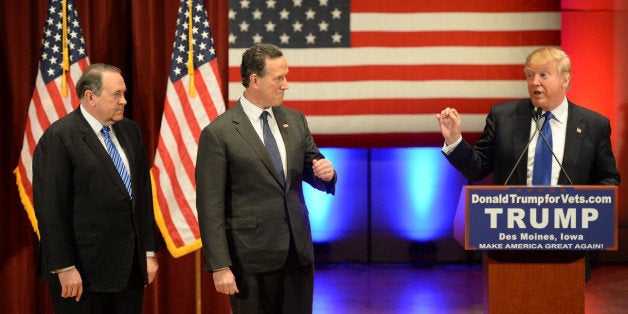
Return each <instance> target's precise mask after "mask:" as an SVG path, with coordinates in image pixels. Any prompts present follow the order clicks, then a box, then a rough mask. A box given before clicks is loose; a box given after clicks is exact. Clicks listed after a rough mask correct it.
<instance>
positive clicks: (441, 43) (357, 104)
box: [229, 0, 561, 146]
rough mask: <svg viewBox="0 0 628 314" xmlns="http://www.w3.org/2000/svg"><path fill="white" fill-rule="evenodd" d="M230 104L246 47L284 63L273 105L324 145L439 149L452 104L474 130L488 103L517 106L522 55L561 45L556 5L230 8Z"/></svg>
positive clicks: (286, 0)
mask: <svg viewBox="0 0 628 314" xmlns="http://www.w3.org/2000/svg"><path fill="white" fill-rule="evenodd" d="M229 5H230V10H229V45H230V46H229V47H230V49H229V101H230V102H234V101H236V100H237V99H238V98H239V97H240V96H241V95H242V91H243V87H242V85H241V84H240V76H239V65H240V62H241V58H242V53H243V52H244V50H245V49H246V48H248V47H250V46H251V45H253V44H255V43H260V42H265V43H273V44H276V45H278V46H279V47H281V48H282V50H283V51H284V55H285V56H286V59H287V60H288V66H289V67H290V74H289V76H288V82H289V83H290V90H288V91H287V92H286V96H285V103H284V105H286V106H289V107H292V108H296V109H299V110H301V111H302V112H303V113H304V114H305V115H306V116H307V119H308V122H309V126H310V129H311V131H312V133H313V134H314V136H315V138H316V140H317V143H318V144H319V145H323V146H332V145H333V146H397V145H400V146H404V145H442V137H441V136H440V131H439V129H438V123H437V122H436V120H435V118H434V114H435V113H437V112H440V111H441V110H442V109H444V108H445V107H446V106H454V107H456V108H457V109H458V110H459V111H460V112H461V113H462V114H463V116H464V117H463V131H464V132H470V133H475V134H476V135H477V134H478V133H479V132H481V130H482V129H483V126H484V120H485V116H486V113H487V112H488V111H489V108H490V106H491V105H493V104H495V103H497V102H501V101H504V100H508V99H517V98H525V97H527V91H526V85H525V82H524V77H523V63H524V62H525V57H526V56H527V54H529V53H530V52H531V51H532V50H534V49H536V48H538V47H539V46H556V45H559V44H560V24H561V22H560V1H559V0H553V1H549V0H509V1H503V0H474V1H463V0H459V1H443V0H420V1H419V0H417V1H408V0H388V1H381V0H380V1H375V0H373V1H367V0H363V1H358V0H355V1H349V0H266V1H253V0H251V1H249V0H230V2H229Z"/></svg>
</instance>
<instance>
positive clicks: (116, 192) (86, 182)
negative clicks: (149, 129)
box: [33, 64, 157, 313]
mask: <svg viewBox="0 0 628 314" xmlns="http://www.w3.org/2000/svg"><path fill="white" fill-rule="evenodd" d="M76 92H77V94H78V96H79V98H80V99H81V104H80V106H79V108H78V109H76V110H74V111H72V112H71V113H69V114H68V115H66V116H65V117H63V118H61V119H59V120H58V121H56V122H54V123H53V124H52V125H50V127H49V128H48V129H47V130H46V132H45V133H44V134H43V136H42V137H41V139H40V140H39V142H38V144H37V147H36V148H35V153H34V156H33V194H34V207H35V214H36V217H37V220H38V223H39V231H40V233H41V245H40V254H39V267H38V269H39V274H40V275H41V276H43V277H44V278H45V279H46V281H47V282H48V285H49V287H50V294H51V297H52V300H53V305H54V308H55V312H57V313H141V309H142V300H143V288H144V285H148V284H149V283H151V282H152V281H153V279H154V278H155V274H156V271H157V263H156V261H155V258H154V252H155V250H156V244H155V228H154V218H153V210H152V208H153V206H152V196H151V183H150V177H149V174H148V163H147V160H146V154H145V151H144V147H143V144H142V139H141V135H140V130H139V128H138V126H137V124H135V122H132V121H131V120H129V119H126V118H124V116H123V113H124V107H125V105H126V103H127V102H126V99H125V97H124V93H125V92H126V86H125V84H124V79H123V78H122V75H121V74H120V70H119V69H118V68H116V67H113V66H110V65H105V64H93V65H91V66H89V67H88V68H87V69H85V72H84V73H83V75H82V76H81V78H80V79H79V80H78V82H77V83H76ZM103 129H104V130H103ZM114 151H115V152H114Z"/></svg>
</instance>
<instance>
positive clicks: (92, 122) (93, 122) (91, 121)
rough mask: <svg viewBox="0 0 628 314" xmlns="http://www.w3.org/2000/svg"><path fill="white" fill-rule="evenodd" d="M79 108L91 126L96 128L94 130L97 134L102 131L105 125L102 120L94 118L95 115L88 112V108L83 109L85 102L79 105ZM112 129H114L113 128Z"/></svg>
mask: <svg viewBox="0 0 628 314" xmlns="http://www.w3.org/2000/svg"><path fill="white" fill-rule="evenodd" d="M79 110H81V113H82V114H83V117H85V120H87V123H89V126H90V127H91V128H92V129H93V130H94V132H95V133H96V134H98V133H100V130H101V129H102V127H103V126H104V125H102V124H101V123H100V121H98V119H96V118H94V116H92V115H91V114H90V113H89V112H87V110H85V109H83V104H81V105H80V106H79ZM111 129H112V130H113V128H111Z"/></svg>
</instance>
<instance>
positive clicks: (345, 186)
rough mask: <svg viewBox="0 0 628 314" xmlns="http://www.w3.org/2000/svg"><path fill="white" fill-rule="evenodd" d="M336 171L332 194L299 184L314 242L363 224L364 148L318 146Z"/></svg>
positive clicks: (364, 224) (365, 208)
mask: <svg viewBox="0 0 628 314" xmlns="http://www.w3.org/2000/svg"><path fill="white" fill-rule="evenodd" d="M321 153H323V155H325V158H327V159H329V161H331V162H332V164H333V165H334V169H336V170H337V173H338V183H337V184H336V195H331V194H325V192H321V191H319V190H316V189H314V188H312V187H311V186H310V185H309V184H307V183H304V184H303V193H304V196H305V200H306V204H307V207H308V210H309V214H310V224H311V226H312V237H313V240H314V242H315V243H322V242H331V241H333V240H336V239H338V238H340V237H342V236H343V235H344V234H346V233H347V232H351V230H355V229H356V228H358V229H362V230H363V229H364V228H366V223H365V219H366V214H367V213H366V211H367V208H368V206H367V205H368V199H367V175H366V174H367V167H368V160H367V159H368V151H367V150H366V149H348V148H322V149H321Z"/></svg>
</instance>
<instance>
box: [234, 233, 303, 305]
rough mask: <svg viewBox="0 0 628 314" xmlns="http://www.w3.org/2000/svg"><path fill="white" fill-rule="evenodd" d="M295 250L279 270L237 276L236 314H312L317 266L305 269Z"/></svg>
mask: <svg viewBox="0 0 628 314" xmlns="http://www.w3.org/2000/svg"><path fill="white" fill-rule="evenodd" d="M290 247H291V249H290V251H289V253H288V258H287V259H286V262H285V264H284V265H283V267H281V268H280V269H279V270H276V271H273V272H269V273H262V274H252V275H238V274H235V276H236V284H237V286H238V290H239V291H240V292H239V293H237V294H235V295H232V296H230V298H229V299H230V301H231V310H232V312H233V314H251V313H264V314H279V313H286V314H289V313H299V314H308V313H312V302H313V295H314V264H309V265H306V266H303V265H301V263H300V262H299V258H298V256H297V254H296V252H295V250H294V249H293V248H292V247H293V244H292V243H291V245H290Z"/></svg>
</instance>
